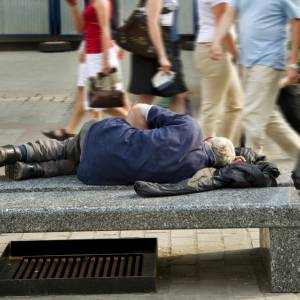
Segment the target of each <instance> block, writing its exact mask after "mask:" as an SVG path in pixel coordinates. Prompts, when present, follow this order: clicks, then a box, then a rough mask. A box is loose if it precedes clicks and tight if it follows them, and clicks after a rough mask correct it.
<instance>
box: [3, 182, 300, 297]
mask: <svg viewBox="0 0 300 300" xmlns="http://www.w3.org/2000/svg"><path fill="white" fill-rule="evenodd" d="M213 228H260V240H261V248H262V249H264V250H265V251H263V252H264V253H265V255H264V257H265V258H266V260H265V261H266V262H267V268H268V271H269V273H270V284H271V289H272V291H273V292H300V196H299V194H298V192H297V191H296V190H295V189H294V188H293V187H289V186H281V187H278V188H263V189H255V188H253V189H235V190H230V189H226V190H217V191H212V192H206V193H198V194H192V195H186V196H176V197H165V198H141V197H139V196H137V195H136V194H135V192H134V190H133V189H132V187H122V186H118V187H94V186H85V185H83V184H81V183H80V182H79V181H78V180H77V179H76V178H75V177H60V178H53V179H42V180H29V181H24V182H11V181H6V180H5V179H3V178H0V233H12V232H57V231H60V232H62V231H97V230H156V229H213Z"/></svg>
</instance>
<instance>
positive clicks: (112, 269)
mask: <svg viewBox="0 0 300 300" xmlns="http://www.w3.org/2000/svg"><path fill="white" fill-rule="evenodd" d="M142 266H143V255H124V256H115V255H101V256H77V257H59V258H58V257H24V258H23V259H22V261H21V262H20V265H19V266H18V268H17V271H16V273H15V274H14V275H13V279H19V280H20V279H58V278H101V277H130V276H141V275H142Z"/></svg>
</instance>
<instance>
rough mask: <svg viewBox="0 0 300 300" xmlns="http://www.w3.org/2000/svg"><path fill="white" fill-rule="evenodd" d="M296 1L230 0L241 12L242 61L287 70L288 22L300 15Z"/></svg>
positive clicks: (242, 62)
mask: <svg viewBox="0 0 300 300" xmlns="http://www.w3.org/2000/svg"><path fill="white" fill-rule="evenodd" d="M296 3H297V0H229V4H230V5H231V6H234V7H236V8H237V9H238V11H239V14H240V18H239V19H240V34H239V37H240V46H241V64H243V65H244V66H246V67H251V66H253V65H266V66H270V67H272V68H274V69H285V66H286V52H287V51H286V50H287V45H286V41H287V24H288V21H289V20H291V19H295V18H297V19H298V18H300V12H299V8H298V7H297V4H296Z"/></svg>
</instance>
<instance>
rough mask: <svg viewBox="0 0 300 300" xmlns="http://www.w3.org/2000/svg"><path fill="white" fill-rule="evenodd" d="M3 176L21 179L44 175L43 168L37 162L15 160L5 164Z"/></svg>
mask: <svg viewBox="0 0 300 300" xmlns="http://www.w3.org/2000/svg"><path fill="white" fill-rule="evenodd" d="M5 176H6V177H7V178H9V179H13V180H23V179H29V178H40V177H43V176H44V170H43V169H42V167H41V165H40V164H38V163H23V162H20V161H18V162H16V163H15V164H11V165H7V166H5Z"/></svg>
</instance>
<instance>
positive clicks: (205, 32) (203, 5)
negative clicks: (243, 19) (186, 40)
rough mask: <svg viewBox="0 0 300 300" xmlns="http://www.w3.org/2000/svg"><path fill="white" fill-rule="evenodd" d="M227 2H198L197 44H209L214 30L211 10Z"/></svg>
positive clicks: (212, 0) (211, 0)
mask: <svg viewBox="0 0 300 300" xmlns="http://www.w3.org/2000/svg"><path fill="white" fill-rule="evenodd" d="M220 3H228V0H198V24H199V31H198V35H197V42H198V43H211V42H213V39H214V34H215V30H216V22H215V16H214V13H213V10H212V8H213V7H214V6H216V5H218V4H220Z"/></svg>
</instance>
